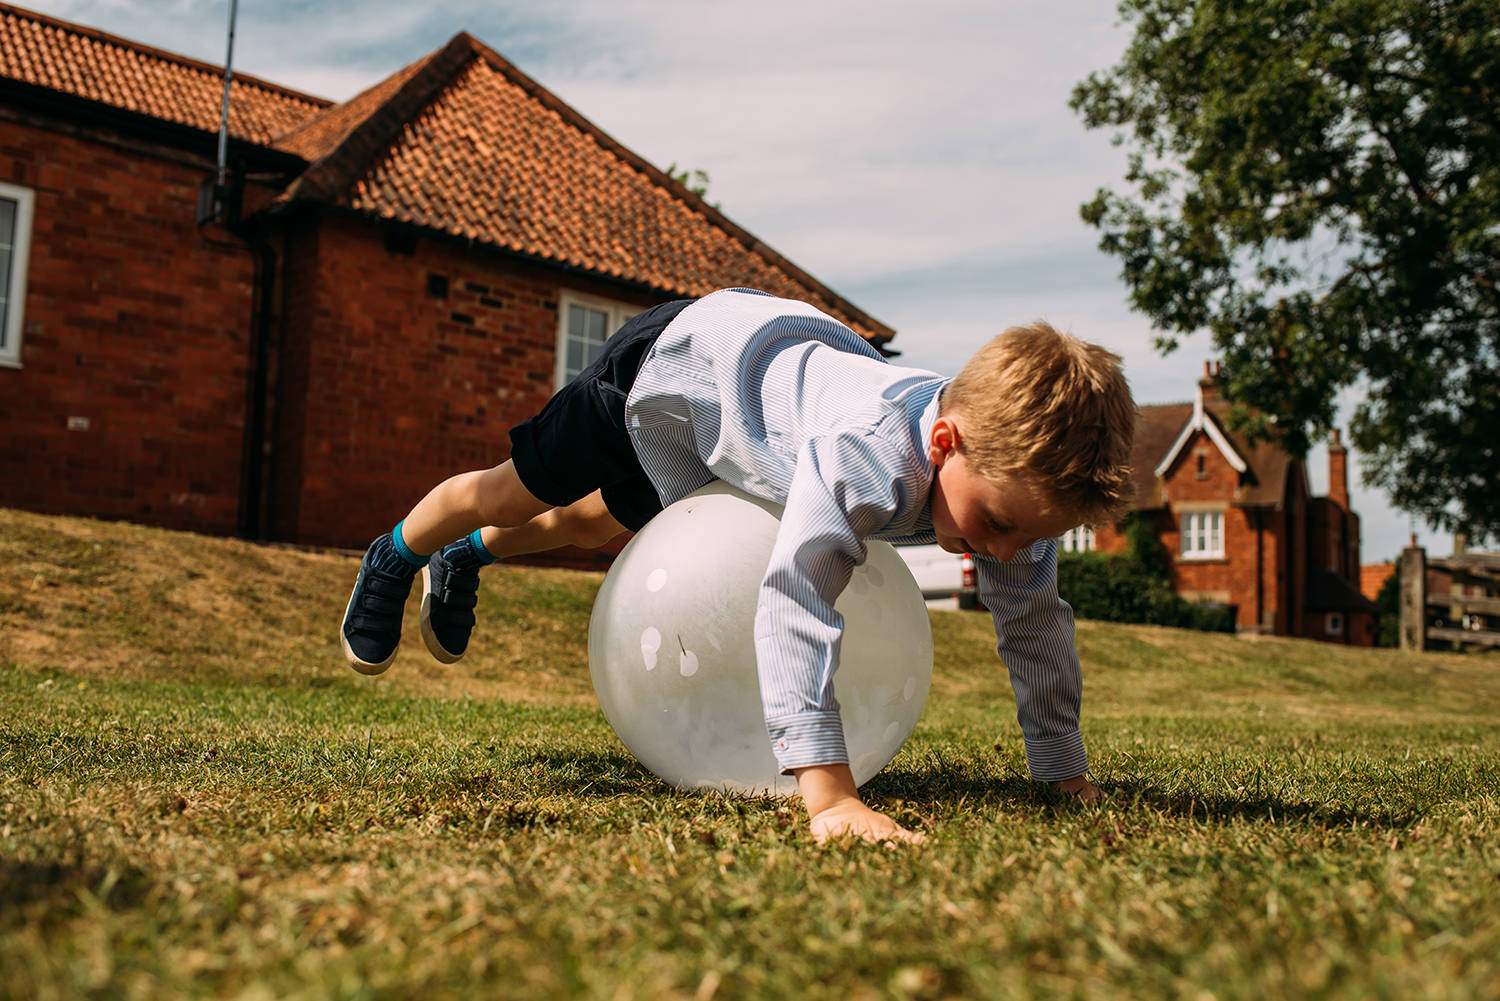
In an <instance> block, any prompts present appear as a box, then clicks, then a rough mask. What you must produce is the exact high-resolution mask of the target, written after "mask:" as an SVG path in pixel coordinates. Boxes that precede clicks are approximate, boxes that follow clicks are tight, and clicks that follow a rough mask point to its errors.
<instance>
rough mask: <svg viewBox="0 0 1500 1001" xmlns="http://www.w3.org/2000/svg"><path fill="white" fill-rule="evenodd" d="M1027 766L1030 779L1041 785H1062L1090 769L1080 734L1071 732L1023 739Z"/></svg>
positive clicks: (1075, 731)
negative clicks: (1042, 783)
mask: <svg viewBox="0 0 1500 1001" xmlns="http://www.w3.org/2000/svg"><path fill="white" fill-rule="evenodd" d="M1026 765H1027V767H1028V768H1029V769H1030V770H1031V777H1032V778H1034V779H1037V780H1039V781H1041V782H1062V781H1065V780H1066V779H1071V778H1076V777H1078V776H1079V775H1082V774H1084V773H1085V772H1087V771H1088V770H1089V756H1088V754H1087V753H1086V752H1085V751H1084V749H1083V734H1082V733H1080V732H1079V731H1077V730H1074V731H1073V732H1072V733H1064V734H1060V735H1059V736H1056V737H1046V738H1043V739H1040V740H1031V739H1027V740H1026Z"/></svg>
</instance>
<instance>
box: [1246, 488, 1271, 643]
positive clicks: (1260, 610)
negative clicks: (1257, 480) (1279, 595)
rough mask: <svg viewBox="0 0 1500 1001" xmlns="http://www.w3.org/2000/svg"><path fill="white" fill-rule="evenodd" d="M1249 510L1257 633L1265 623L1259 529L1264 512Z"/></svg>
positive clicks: (1262, 539)
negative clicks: (1252, 530) (1252, 515)
mask: <svg viewBox="0 0 1500 1001" xmlns="http://www.w3.org/2000/svg"><path fill="white" fill-rule="evenodd" d="M1250 510H1251V511H1253V512H1254V513H1255V631H1256V632H1257V633H1259V632H1261V631H1262V630H1263V629H1265V625H1266V579H1265V572H1266V533H1265V532H1264V531H1263V530H1262V529H1261V524H1262V520H1261V516H1262V514H1263V513H1264V512H1262V511H1261V509H1260V508H1258V507H1252V508H1251V509H1250ZM1272 631H1273V632H1274V631H1275V630H1274V629H1273V630H1272Z"/></svg>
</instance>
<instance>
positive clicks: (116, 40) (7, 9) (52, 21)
mask: <svg viewBox="0 0 1500 1001" xmlns="http://www.w3.org/2000/svg"><path fill="white" fill-rule="evenodd" d="M0 14H11V15H14V16H15V17H18V18H22V19H25V20H28V21H34V22H36V23H37V24H41V25H45V26H46V27H49V28H53V29H55V30H57V31H61V32H64V33H66V34H69V35H77V36H79V37H82V38H89V39H92V40H94V41H96V42H102V43H104V44H106V45H113V46H116V47H117V48H120V49H125V50H128V51H131V52H137V53H140V54H141V55H145V56H149V57H151V58H154V59H160V60H161V61H163V62H168V63H175V64H176V65H178V66H183V67H186V68H188V69H196V70H201V71H203V72H205V73H208V74H210V75H212V76H217V77H221V78H222V77H223V75H224V67H223V66H219V65H216V64H214V63H210V62H205V61H203V60H202V59H194V58H193V57H192V56H185V55H182V54H181V53H178V52H169V51H167V50H166V49H159V48H156V47H155V46H153V45H144V44H142V43H141V42H136V41H133V40H131V39H129V38H125V37H123V36H121V35H114V34H111V33H109V32H107V31H102V30H100V29H98V28H91V27H89V26H87V25H83V24H76V23H74V22H72V21H64V20H62V19H61V18H56V17H53V16H51V15H50V14H42V13H39V12H38V11H34V10H28V9H27V8H25V7H17V6H15V5H14V4H9V3H3V2H0ZM234 80H235V82H236V83H240V84H244V85H247V86H254V87H259V88H260V89H262V90H267V91H272V92H274V93H277V94H281V95H282V96H284V97H290V98H292V99H294V100H298V101H306V102H307V103H309V104H314V105H318V106H320V107H321V108H328V107H331V106H332V105H333V103H334V102H332V101H330V100H329V99H328V98H326V97H318V96H316V95H314V94H308V93H306V92H305V91H300V90H293V89H292V88H291V87H287V86H284V85H283V84H279V83H273V82H272V81H270V80H266V79H263V78H261V77H258V76H254V75H252V74H249V73H241V72H239V71H238V70H236V71H235V72H234Z"/></svg>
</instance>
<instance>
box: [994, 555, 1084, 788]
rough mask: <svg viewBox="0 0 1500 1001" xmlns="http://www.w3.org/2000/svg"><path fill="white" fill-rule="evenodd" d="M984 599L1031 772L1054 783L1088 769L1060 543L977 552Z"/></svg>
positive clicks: (1079, 673)
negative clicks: (1005, 552)
mask: <svg viewBox="0 0 1500 1001" xmlns="http://www.w3.org/2000/svg"><path fill="white" fill-rule="evenodd" d="M974 569H975V571H976V573H977V576H978V578H979V581H978V583H979V598H980V600H981V601H982V602H984V606H985V607H986V608H988V609H989V610H990V615H991V616H992V617H993V618H994V620H995V637H996V639H997V640H998V641H999V644H998V650H999V654H1000V659H1001V660H1002V661H1003V662H1004V663H1005V666H1006V668H1007V669H1008V670H1009V671H1010V684H1011V689H1012V690H1013V691H1014V692H1015V695H1016V719H1017V720H1018V721H1019V722H1020V724H1021V736H1022V738H1023V739H1024V740H1025V742H1026V761H1027V765H1028V767H1029V768H1030V771H1031V776H1032V778H1036V779H1041V780H1042V781H1046V782H1055V781H1059V780H1062V779H1070V778H1073V777H1074V776H1077V775H1082V774H1083V773H1084V772H1086V771H1088V767H1089V762H1088V755H1087V754H1086V753H1085V752H1084V748H1083V734H1082V733H1081V732H1080V730H1079V728H1078V714H1079V707H1080V705H1081V703H1082V697H1083V672H1082V671H1081V670H1080V668H1079V663H1078V647H1077V645H1076V643H1075V641H1074V636H1073V609H1072V608H1071V607H1070V606H1069V605H1068V603H1067V602H1066V601H1063V600H1062V598H1060V597H1059V596H1058V594H1057V542H1056V540H1054V539H1043V540H1042V541H1041V542H1038V543H1037V544H1036V545H1034V546H1032V547H1031V548H1030V549H1028V550H1022V551H1021V552H1019V553H1017V554H1016V556H1015V557H1014V558H1013V559H1012V560H1010V561H1009V562H1006V563H1001V562H999V561H997V560H993V559H989V558H985V557H975V559H974Z"/></svg>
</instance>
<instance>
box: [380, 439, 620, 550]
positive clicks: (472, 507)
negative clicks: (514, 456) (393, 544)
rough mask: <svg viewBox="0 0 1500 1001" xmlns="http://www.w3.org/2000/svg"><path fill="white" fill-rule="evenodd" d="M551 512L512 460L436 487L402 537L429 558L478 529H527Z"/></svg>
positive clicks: (415, 510)
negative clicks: (528, 485)
mask: <svg viewBox="0 0 1500 1001" xmlns="http://www.w3.org/2000/svg"><path fill="white" fill-rule="evenodd" d="M601 506H602V505H601ZM550 508H551V505H550V504H548V503H547V502H546V501H542V500H538V499H537V498H535V497H533V496H532V494H531V491H529V490H527V489H526V487H525V486H523V485H522V483H521V478H520V477H519V476H517V475H516V469H515V466H514V465H512V464H511V461H510V460H509V459H507V460H505V461H504V462H502V463H501V464H500V465H498V466H495V467H494V468H493V469H481V470H476V471H474V472H472V473H460V474H458V475H457V476H453V477H450V478H448V479H446V480H444V481H443V482H442V483H439V484H438V485H437V486H435V487H433V488H432V490H431V491H430V492H429V493H428V494H427V496H426V497H423V498H422V499H421V500H420V501H418V502H417V506H416V507H414V508H412V509H411V514H408V515H407V516H406V521H405V523H404V524H403V525H402V526H401V537H402V539H403V540H404V541H405V542H406V545H407V547H408V548H410V549H411V551H412V552H414V553H416V554H417V555H419V556H427V555H428V554H430V553H434V552H436V551H437V550H439V549H441V548H442V547H443V546H445V545H447V544H448V543H450V542H452V541H453V540H454V539H458V538H462V537H463V536H465V535H468V534H469V533H470V532H472V531H474V530H475V529H476V528H480V527H482V526H485V525H497V526H501V527H515V526H524V525H526V524H527V523H528V522H530V521H531V519H532V518H534V517H536V516H537V515H539V514H541V513H543V512H544V511H547V510H549V509H550ZM492 551H493V550H492Z"/></svg>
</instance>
